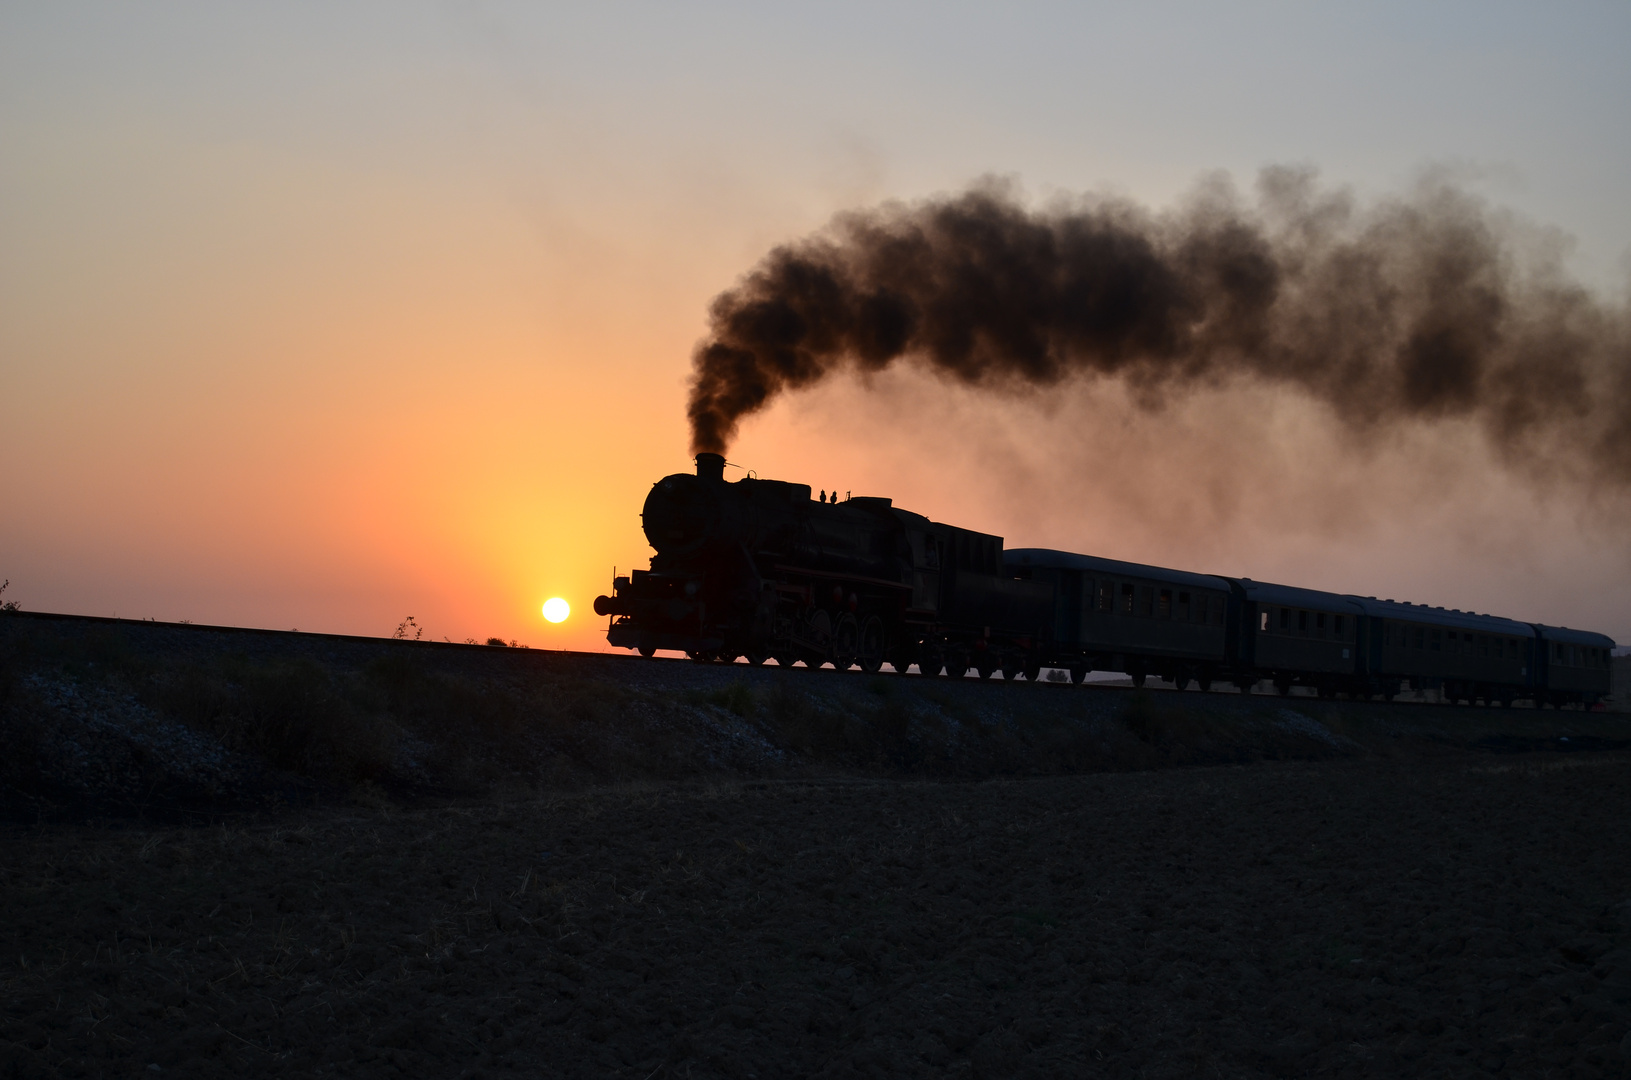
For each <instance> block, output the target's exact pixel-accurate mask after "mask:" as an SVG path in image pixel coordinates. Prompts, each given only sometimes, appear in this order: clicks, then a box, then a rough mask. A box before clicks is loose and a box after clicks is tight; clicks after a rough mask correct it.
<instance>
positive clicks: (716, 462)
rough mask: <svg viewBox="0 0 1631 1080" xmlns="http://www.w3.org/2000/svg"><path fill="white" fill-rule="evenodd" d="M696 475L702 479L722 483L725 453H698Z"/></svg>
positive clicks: (723, 479) (723, 480)
mask: <svg viewBox="0 0 1631 1080" xmlns="http://www.w3.org/2000/svg"><path fill="white" fill-rule="evenodd" d="M697 476H698V478H700V479H703V480H717V481H718V482H720V483H721V484H723V483H724V482H725V455H723V454H698V455H697Z"/></svg>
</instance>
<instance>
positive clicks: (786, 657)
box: [772, 652, 798, 667]
mask: <svg viewBox="0 0 1631 1080" xmlns="http://www.w3.org/2000/svg"><path fill="white" fill-rule="evenodd" d="M772 659H774V660H775V661H776V666H777V667H792V666H793V661H795V660H797V659H798V657H796V656H794V655H793V654H792V653H790V652H779V653H776V654H775V655H774V656H773V657H772Z"/></svg>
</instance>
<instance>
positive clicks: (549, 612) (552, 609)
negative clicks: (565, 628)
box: [544, 596, 572, 623]
mask: <svg viewBox="0 0 1631 1080" xmlns="http://www.w3.org/2000/svg"><path fill="white" fill-rule="evenodd" d="M570 614H572V605H571V604H568V603H567V602H566V601H565V600H562V599H561V598H560V597H558V596H552V597H550V598H549V599H548V600H545V601H544V618H546V619H548V620H549V621H550V622H552V623H558V622H565V621H566V617H567V616H568V615H570Z"/></svg>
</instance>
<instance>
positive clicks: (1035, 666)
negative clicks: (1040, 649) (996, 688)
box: [1019, 660, 1042, 682]
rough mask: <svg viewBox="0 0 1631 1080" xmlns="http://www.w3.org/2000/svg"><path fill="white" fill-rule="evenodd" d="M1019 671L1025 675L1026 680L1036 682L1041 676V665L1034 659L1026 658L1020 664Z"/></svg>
mask: <svg viewBox="0 0 1631 1080" xmlns="http://www.w3.org/2000/svg"><path fill="white" fill-rule="evenodd" d="M1019 673H1020V674H1021V675H1023V676H1025V681H1026V682H1036V680H1037V679H1039V678H1041V677H1042V665H1041V664H1039V663H1037V662H1036V661H1034V660H1027V661H1025V662H1024V663H1023V664H1021V665H1020V667H1019Z"/></svg>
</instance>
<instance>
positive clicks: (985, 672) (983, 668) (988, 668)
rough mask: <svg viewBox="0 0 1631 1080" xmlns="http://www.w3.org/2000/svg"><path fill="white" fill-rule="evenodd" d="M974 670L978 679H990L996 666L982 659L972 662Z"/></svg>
mask: <svg viewBox="0 0 1631 1080" xmlns="http://www.w3.org/2000/svg"><path fill="white" fill-rule="evenodd" d="M974 670H975V671H977V672H979V675H980V678H982V679H989V678H990V677H991V674H992V672H994V671H996V670H997V665H995V664H993V663H992V662H991V661H989V660H986V659H984V658H982V659H979V660H976V661H975V662H974Z"/></svg>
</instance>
